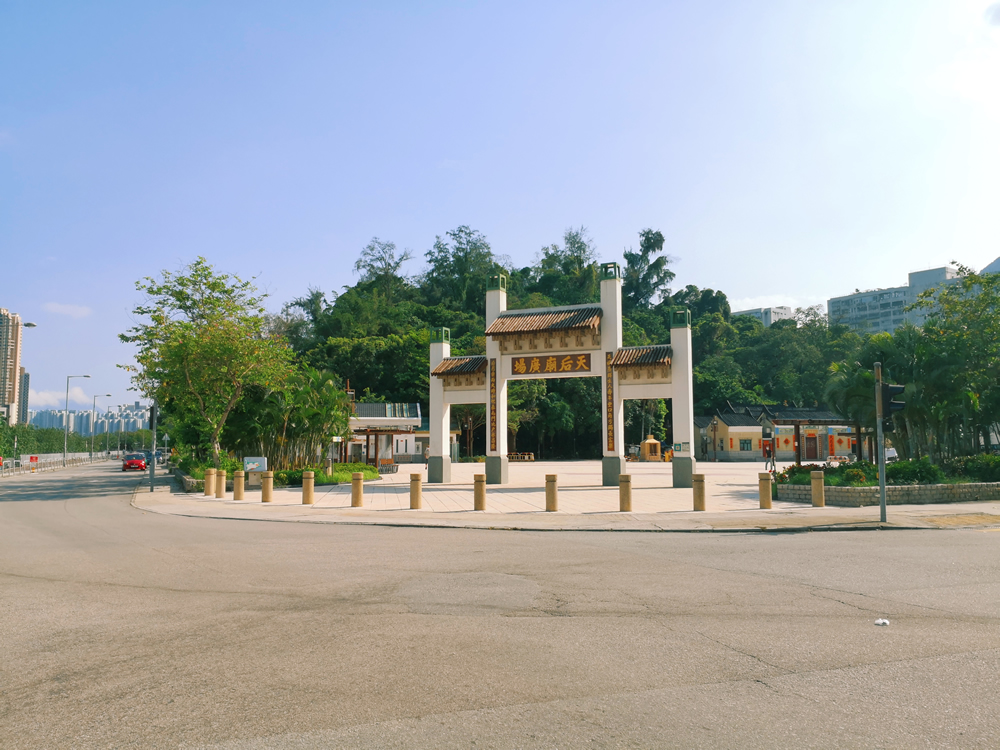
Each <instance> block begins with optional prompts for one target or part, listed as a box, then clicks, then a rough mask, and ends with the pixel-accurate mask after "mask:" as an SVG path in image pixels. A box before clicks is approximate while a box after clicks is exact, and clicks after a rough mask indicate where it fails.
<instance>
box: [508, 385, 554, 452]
mask: <svg viewBox="0 0 1000 750" xmlns="http://www.w3.org/2000/svg"><path fill="white" fill-rule="evenodd" d="M544 397H545V381H544V380H511V381H508V383H507V432H508V433H510V451H511V453H516V452H517V433H518V432H520V431H521V428H522V427H525V426H527V425H529V424H532V423H533V422H534V421H535V420H537V419H538V402H539V400H541V399H542V398H544Z"/></svg>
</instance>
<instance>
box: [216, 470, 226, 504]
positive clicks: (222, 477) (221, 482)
mask: <svg viewBox="0 0 1000 750" xmlns="http://www.w3.org/2000/svg"><path fill="white" fill-rule="evenodd" d="M215 497H216V498H217V499H218V500H225V499H226V470H225V469H219V470H218V471H216V472H215Z"/></svg>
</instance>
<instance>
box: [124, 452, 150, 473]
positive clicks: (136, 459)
mask: <svg viewBox="0 0 1000 750" xmlns="http://www.w3.org/2000/svg"><path fill="white" fill-rule="evenodd" d="M129 469H138V470H139V471H145V470H146V455H145V454H144V453H129V454H127V455H126V456H125V458H123V459H122V471H128V470H129Z"/></svg>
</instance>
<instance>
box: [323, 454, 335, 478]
mask: <svg viewBox="0 0 1000 750" xmlns="http://www.w3.org/2000/svg"><path fill="white" fill-rule="evenodd" d="M323 473H324V474H326V475H327V476H328V477H332V476H333V459H332V458H328V459H326V466H325V467H324V469H323Z"/></svg>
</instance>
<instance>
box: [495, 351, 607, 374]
mask: <svg viewBox="0 0 1000 750" xmlns="http://www.w3.org/2000/svg"><path fill="white" fill-rule="evenodd" d="M510 370H511V375H538V376H540V377H544V376H546V375H558V374H559V373H563V372H590V355H589V354H563V355H558V354H556V355H543V356H540V357H514V358H513V359H512V360H511V362H510Z"/></svg>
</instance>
